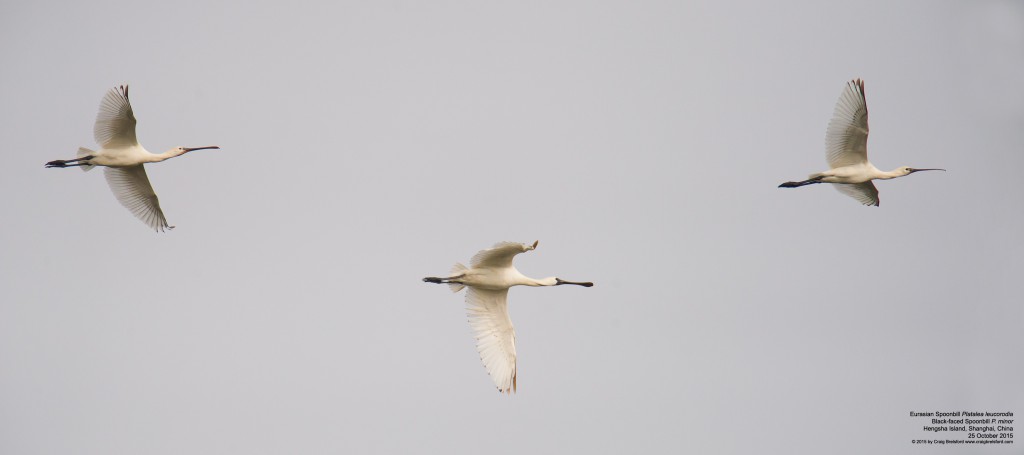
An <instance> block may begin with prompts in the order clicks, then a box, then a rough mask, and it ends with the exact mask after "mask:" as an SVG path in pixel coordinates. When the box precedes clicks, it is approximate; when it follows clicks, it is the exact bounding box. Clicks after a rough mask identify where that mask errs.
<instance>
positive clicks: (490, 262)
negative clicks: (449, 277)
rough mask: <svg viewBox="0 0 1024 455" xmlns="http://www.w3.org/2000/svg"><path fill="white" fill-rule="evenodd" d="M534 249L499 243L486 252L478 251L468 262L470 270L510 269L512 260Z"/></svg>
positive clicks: (521, 245) (509, 243)
mask: <svg viewBox="0 0 1024 455" xmlns="http://www.w3.org/2000/svg"><path fill="white" fill-rule="evenodd" d="M532 249H534V247H533V246H531V245H526V244H523V243H516V242H499V243H496V244H494V246H493V247H491V248H488V249H486V250H480V251H479V252H477V253H476V254H475V255H473V258H472V259H470V260H469V265H470V267H472V268H481V267H483V268H488V267H489V268H503V267H511V266H512V259H513V258H515V257H516V255H517V254H519V253H524V252H527V251H530V250H532Z"/></svg>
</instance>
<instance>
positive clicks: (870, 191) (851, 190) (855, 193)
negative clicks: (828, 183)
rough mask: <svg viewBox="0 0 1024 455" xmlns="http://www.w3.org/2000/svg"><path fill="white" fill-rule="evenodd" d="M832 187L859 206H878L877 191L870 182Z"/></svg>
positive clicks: (840, 184)
mask: <svg viewBox="0 0 1024 455" xmlns="http://www.w3.org/2000/svg"><path fill="white" fill-rule="evenodd" d="M832 186H834V187H835V188H836V189H837V190H839V192H840V193H843V194H845V195H847V196H850V197H852V198H854V199H856V200H858V201H860V203H861V204H864V205H878V189H877V188H875V184H874V183H872V182H871V181H870V180H869V181H867V182H864V183H833V184H832Z"/></svg>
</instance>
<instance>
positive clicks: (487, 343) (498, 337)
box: [423, 242, 594, 393]
mask: <svg viewBox="0 0 1024 455" xmlns="http://www.w3.org/2000/svg"><path fill="white" fill-rule="evenodd" d="M538 243H539V242H533V245H526V244H523V243H513V242H502V243H498V244H497V245H494V247H493V248H490V249H486V250H482V251H480V252H479V253H477V254H476V255H475V256H473V259H471V260H470V263H469V264H470V266H469V267H466V266H464V265H462V264H458V263H457V264H455V266H454V267H452V271H451V276H449V277H447V278H438V277H427V278H424V279H423V281H426V282H428V283H444V284H448V286H450V287H451V290H452V292H459V291H461V290H462V289H463V288H468V289H466V311H467V312H468V313H469V325H470V327H472V329H473V333H474V335H475V336H476V349H477V351H478V352H480V360H482V361H483V363H484V367H485V368H487V373H488V374H490V375H491V379H492V380H493V381H494V385H495V386H497V387H498V391H499V392H505V393H511V392H515V390H516V334H515V331H514V330H513V329H512V319H510V318H509V316H508V288H510V287H512V286H559V285H563V284H574V285H577V286H584V287H588V288H589V287H591V286H593V285H594V283H584V282H576V281H566V280H563V279H560V278H555V277H550V278H543V279H539V280H538V279H535V278H530V277H527V276H525V275H523V274H522V273H519V271H518V270H516V268H515V266H513V265H512V259H513V258H514V257H515V256H516V255H517V254H519V253H525V252H527V251H530V250H533V249H535V248H537V244H538Z"/></svg>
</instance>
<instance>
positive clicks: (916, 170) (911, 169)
mask: <svg viewBox="0 0 1024 455" xmlns="http://www.w3.org/2000/svg"><path fill="white" fill-rule="evenodd" d="M921 171H945V169H914V168H910V173H911V174H913V173H915V172H921Z"/></svg>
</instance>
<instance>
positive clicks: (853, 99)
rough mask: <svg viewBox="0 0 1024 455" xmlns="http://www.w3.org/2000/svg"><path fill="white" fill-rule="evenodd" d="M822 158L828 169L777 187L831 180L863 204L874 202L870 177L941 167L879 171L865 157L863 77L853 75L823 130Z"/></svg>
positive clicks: (897, 174) (875, 203)
mask: <svg viewBox="0 0 1024 455" xmlns="http://www.w3.org/2000/svg"><path fill="white" fill-rule="evenodd" d="M825 158H826V159H827V160H828V165H829V167H830V168H831V169H829V170H827V171H825V172H819V173H817V174H811V176H810V177H809V178H808V179H807V180H803V181H800V182H786V183H783V184H781V185H779V188H797V187H801V186H804V185H811V184H815V183H834V184H835V185H833V186H834V187H835V188H836V189H837V190H839V192H841V193H843V194H845V195H847V196H850V197H852V198H854V199H856V200H858V201H860V203H861V204H864V205H875V206H877V205H878V189H876V188H875V184H874V183H872V182H871V181H872V180H875V179H881V180H888V179H894V178H896V177H903V176H905V175H910V174H913V173H915V172H919V171H944V170H945V169H914V168H912V167H908V166H903V167H899V168H896V169H894V170H892V171H889V172H885V171H881V170H879V169H878V168H876V167H875V165H873V164H871V162H869V161H868V105H867V100H866V99H865V98H864V81H862V80H860V79H854V80H852V81H850V82H849V83H847V84H846V89H844V90H843V93H842V95H840V96H839V101H837V102H836V110H835V113H834V114H832V121H830V122H828V130H826V131H825Z"/></svg>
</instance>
